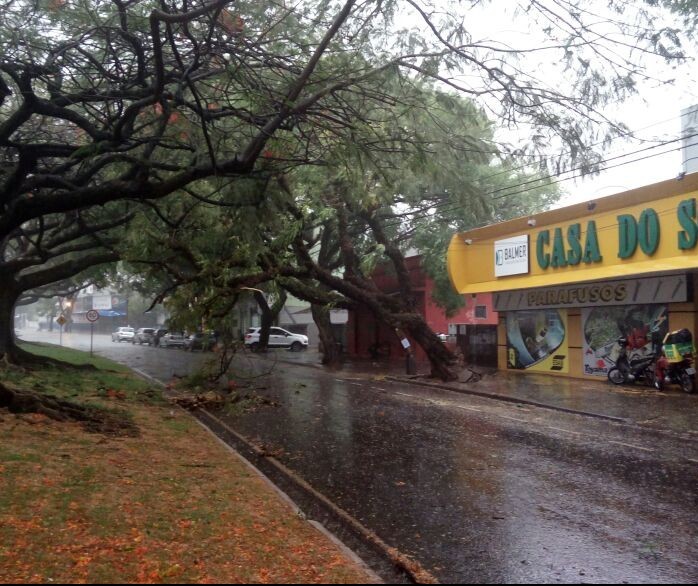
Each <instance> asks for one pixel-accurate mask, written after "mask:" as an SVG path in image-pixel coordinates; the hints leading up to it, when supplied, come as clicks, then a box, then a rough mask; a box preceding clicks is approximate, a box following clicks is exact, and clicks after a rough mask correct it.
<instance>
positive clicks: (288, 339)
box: [245, 328, 308, 352]
mask: <svg viewBox="0 0 698 586" xmlns="http://www.w3.org/2000/svg"><path fill="white" fill-rule="evenodd" d="M261 329H262V328H249V329H248V330H247V333H246V334H245V346H247V347H248V348H249V349H250V350H252V351H253V352H256V351H257V348H258V347H259V331H260V330H261ZM269 348H288V349H290V350H291V351H293V352H299V351H300V350H306V349H307V348H308V336H304V335H303V334H294V333H293V332H289V331H287V330H284V329H283V328H271V329H270V330H269Z"/></svg>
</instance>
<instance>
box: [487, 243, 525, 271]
mask: <svg viewBox="0 0 698 586" xmlns="http://www.w3.org/2000/svg"><path fill="white" fill-rule="evenodd" d="M528 270H529V263H528V234H524V235H522V236H514V237H513V238H507V239H505V240H497V241H496V242H495V243H494V274H495V276H496V277H508V276H510V275H522V274H526V273H528Z"/></svg>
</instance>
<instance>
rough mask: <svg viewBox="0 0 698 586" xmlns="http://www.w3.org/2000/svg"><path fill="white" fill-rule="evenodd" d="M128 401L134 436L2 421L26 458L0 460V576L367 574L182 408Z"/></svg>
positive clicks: (347, 579) (304, 579) (306, 579)
mask: <svg viewBox="0 0 698 586" xmlns="http://www.w3.org/2000/svg"><path fill="white" fill-rule="evenodd" d="M128 407H129V409H133V416H134V418H135V419H136V420H137V422H138V425H139V427H140V428H141V430H142V436H141V437H140V438H126V439H118V440H114V439H105V438H100V437H98V436H92V435H86V434H85V433H84V432H83V431H82V430H81V429H80V428H79V427H78V426H68V425H62V424H60V425H59V424H54V423H52V424H50V425H46V426H43V427H41V428H40V429H37V427H36V426H35V425H30V424H28V422H27V421H25V420H24V419H18V420H15V419H12V421H9V420H8V419H7V418H5V419H4V421H0V433H2V434H3V437H4V438H5V440H6V443H7V445H12V446H13V448H12V449H13V452H16V453H17V454H23V455H26V458H27V460H28V461H17V462H12V463H8V462H5V461H3V463H2V466H3V468H2V469H0V471H2V472H6V471H7V470H10V471H11V473H12V474H11V475H10V474H7V473H6V474H3V476H0V479H2V480H3V484H2V488H3V497H5V498H9V500H8V503H10V504H9V505H8V506H7V507H5V508H4V509H3V510H2V511H0V583H3V582H10V583H12V582H27V581H42V582H45V581H47V580H48V578H49V577H50V578H51V579H53V580H54V581H56V582H88V583H89V582H95V581H104V579H105V577H106V578H107V579H109V580H111V581H113V582H122V583H123V582H146V583H153V582H182V583H221V582H223V583H225V582H227V583H249V582H255V581H256V582H263V583H268V582H285V583H317V582H327V581H329V582H342V583H354V582H364V581H365V580H366V576H365V575H364V574H363V573H362V572H361V571H360V570H358V569H357V568H356V567H355V566H353V564H352V563H350V562H348V561H347V560H346V559H344V558H343V557H342V556H341V555H339V554H338V552H337V550H336V549H335V548H334V546H333V545H331V544H330V543H329V542H328V541H327V540H326V538H325V537H324V536H322V535H320V534H319V533H318V532H317V531H316V530H315V529H314V528H312V527H311V526H309V525H308V524H307V523H305V522H304V521H302V520H300V519H298V517H297V516H296V515H295V513H294V512H293V511H292V510H290V509H289V508H288V507H287V506H286V505H285V504H284V503H283V502H281V501H280V500H279V499H278V497H277V496H276V494H275V493H273V492H272V491H271V490H269V489H268V488H267V487H266V486H265V485H264V483H263V482H262V481H261V480H260V479H258V478H257V477H256V476H255V475H254V474H251V473H250V472H249V470H248V469H247V468H246V467H245V466H244V465H243V464H242V463H241V462H239V461H238V460H236V459H235V458H234V457H231V456H230V454H229V452H227V451H226V450H225V449H223V448H222V447H220V446H219V445H218V444H217V443H216V442H215V441H213V440H211V439H210V437H209V436H208V434H207V433H206V432H204V431H203V430H201V429H199V428H198V426H197V425H196V424H195V423H193V422H191V421H190V420H189V419H188V417H187V416H186V415H184V414H181V413H179V412H173V411H172V409H171V407H169V406H168V407H165V408H161V407H152V406H140V405H139V406H135V407H134V406H132V405H130V404H129V405H128ZM173 419H176V420H177V421H176V423H177V425H173V424H172V423H173V421H172V420H173ZM18 422H19V423H18ZM62 455H64V456H66V457H61V456H62ZM68 456H69V457H68ZM34 458H38V461H32V460H33V459H34ZM192 463H193V464H195V466H192ZM7 478H11V480H12V481H11V482H9V483H8V482H4V480H5V479H7ZM8 490H10V491H13V492H12V493H11V494H10V493H8ZM28 495H29V496H28ZM27 512H30V513H29V514H28V513H27ZM29 515H31V516H29Z"/></svg>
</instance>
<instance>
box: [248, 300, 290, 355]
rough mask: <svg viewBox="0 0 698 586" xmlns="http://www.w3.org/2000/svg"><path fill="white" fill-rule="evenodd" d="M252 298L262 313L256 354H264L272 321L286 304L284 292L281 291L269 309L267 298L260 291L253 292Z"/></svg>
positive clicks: (267, 346)
mask: <svg viewBox="0 0 698 586" xmlns="http://www.w3.org/2000/svg"><path fill="white" fill-rule="evenodd" d="M254 298H255V300H256V301H257V305H259V309H260V310H261V311H262V327H261V329H260V330H259V346H258V347H257V351H258V352H266V351H267V349H268V348H269V331H270V330H271V326H273V325H274V321H276V319H277V318H278V317H279V313H281V310H282V309H283V308H284V305H285V304H286V291H284V290H283V289H282V290H281V292H280V293H279V296H278V298H277V300H276V301H275V302H274V305H273V306H271V307H269V303H268V302H267V298H266V297H265V296H264V293H262V292H261V291H255V292H254Z"/></svg>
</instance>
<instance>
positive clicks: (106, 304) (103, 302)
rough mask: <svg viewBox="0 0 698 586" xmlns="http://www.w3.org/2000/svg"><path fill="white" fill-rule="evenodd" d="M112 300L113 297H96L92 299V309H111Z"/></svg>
mask: <svg viewBox="0 0 698 586" xmlns="http://www.w3.org/2000/svg"><path fill="white" fill-rule="evenodd" d="M111 308H112V299H111V295H95V296H94V297H93V298H92V309H97V310H100V309H111Z"/></svg>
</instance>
